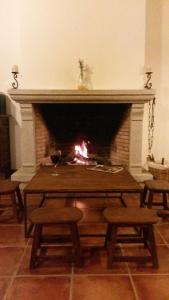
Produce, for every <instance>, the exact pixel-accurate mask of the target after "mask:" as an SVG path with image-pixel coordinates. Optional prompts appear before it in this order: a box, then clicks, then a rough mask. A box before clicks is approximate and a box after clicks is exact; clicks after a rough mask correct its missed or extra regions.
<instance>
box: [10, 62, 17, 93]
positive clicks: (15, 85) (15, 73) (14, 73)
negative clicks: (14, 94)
mask: <svg viewBox="0 0 169 300" xmlns="http://www.w3.org/2000/svg"><path fill="white" fill-rule="evenodd" d="M11 73H12V74H13V79H14V80H15V81H14V82H12V87H13V89H17V88H18V81H17V78H18V74H19V69H18V65H13V67H12V72H11Z"/></svg>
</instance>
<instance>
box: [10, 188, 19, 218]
mask: <svg viewBox="0 0 169 300" xmlns="http://www.w3.org/2000/svg"><path fill="white" fill-rule="evenodd" d="M11 202H12V207H13V216H14V218H15V219H16V220H17V221H18V222H19V216H18V211H17V205H16V198H15V192H13V193H11Z"/></svg>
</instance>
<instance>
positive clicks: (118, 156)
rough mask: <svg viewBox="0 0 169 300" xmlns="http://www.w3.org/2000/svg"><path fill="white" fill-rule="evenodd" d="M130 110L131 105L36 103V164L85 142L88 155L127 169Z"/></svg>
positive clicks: (64, 154) (67, 151)
mask: <svg viewBox="0 0 169 300" xmlns="http://www.w3.org/2000/svg"><path fill="white" fill-rule="evenodd" d="M130 111H131V104H98V103H97V104H87V103H86V104H64V103H62V104H33V112H34V124H35V145H36V162H37V164H40V163H41V162H42V161H43V159H44V157H47V156H49V155H50V154H51V153H52V152H54V151H55V150H58V149H60V150H61V151H62V155H63V156H64V157H67V156H69V155H70V154H71V153H72V151H73V149H74V145H75V144H81V143H82V141H85V142H87V147H88V151H89V155H92V156H93V157H97V158H98V159H99V161H103V162H106V161H107V162H111V163H112V164H123V165H125V166H127V167H128V164H129V137H130V135H129V133H130Z"/></svg>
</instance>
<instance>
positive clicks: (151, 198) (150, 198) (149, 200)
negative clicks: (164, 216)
mask: <svg viewBox="0 0 169 300" xmlns="http://www.w3.org/2000/svg"><path fill="white" fill-rule="evenodd" d="M152 204H153V192H151V191H150V192H149V197H148V204H147V207H148V208H152Z"/></svg>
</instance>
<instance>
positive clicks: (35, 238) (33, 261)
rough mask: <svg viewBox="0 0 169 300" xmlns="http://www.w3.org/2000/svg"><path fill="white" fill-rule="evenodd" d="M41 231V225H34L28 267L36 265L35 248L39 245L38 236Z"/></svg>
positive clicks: (39, 236) (31, 267)
mask: <svg viewBox="0 0 169 300" xmlns="http://www.w3.org/2000/svg"><path fill="white" fill-rule="evenodd" d="M41 233H42V225H39V224H38V225H35V230H34V234H33V243H32V251H31V258H30V266H29V267H30V269H33V268H35V267H36V263H37V250H38V248H39V247H40V238H41Z"/></svg>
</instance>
